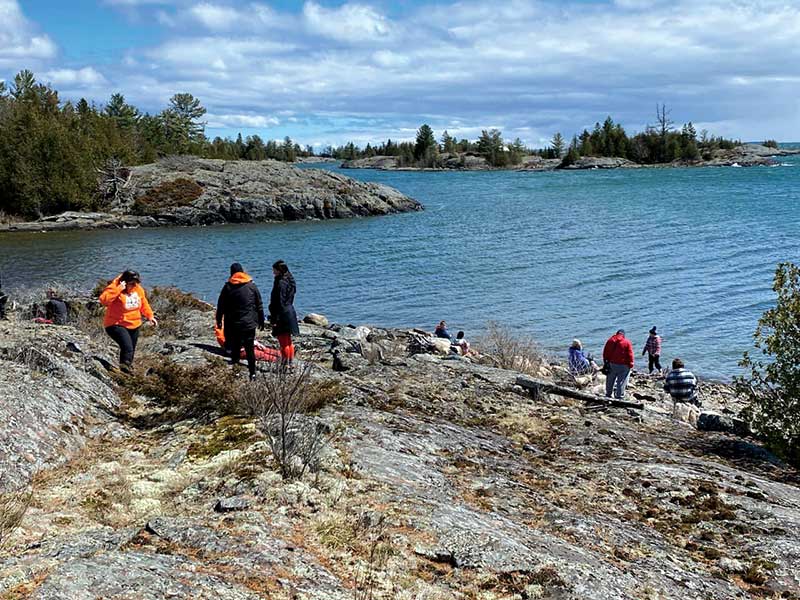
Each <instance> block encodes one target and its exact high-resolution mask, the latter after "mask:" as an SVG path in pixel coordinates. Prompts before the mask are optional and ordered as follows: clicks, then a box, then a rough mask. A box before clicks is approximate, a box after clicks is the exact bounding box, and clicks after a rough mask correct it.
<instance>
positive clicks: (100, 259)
mask: <svg viewBox="0 0 800 600" xmlns="http://www.w3.org/2000/svg"><path fill="white" fill-rule="evenodd" d="M786 162H787V163H788V164H791V165H793V166H796V165H797V164H800V157H793V158H790V159H786ZM798 173H800V170H797V169H790V168H782V169H768V168H752V169H652V170H650V169H644V170H639V171H591V172H570V173H564V172H554V173H513V172H505V173H504V172H485V173H413V172H391V171H347V172H346V173H345V174H346V175H349V176H352V177H356V178H359V179H363V180H365V181H377V182H381V183H386V184H388V185H392V186H394V187H396V188H398V189H400V190H401V191H403V192H405V193H407V194H409V195H411V196H413V197H415V198H417V199H419V200H420V201H422V202H423V203H424V204H425V205H426V208H427V210H426V211H425V212H422V213H414V214H406V215H395V216H390V217H384V218H376V219H357V220H352V221H336V222H311V223H285V224H267V225H252V226H224V227H211V228H201V229H163V230H137V231H114V232H93V233H48V234H35V235H27V234H18V235H12V236H8V235H6V236H0V271H2V274H3V283H4V284H5V285H7V286H9V287H15V286H22V285H36V284H42V283H45V282H48V281H52V280H61V279H64V278H67V279H69V280H71V281H72V282H74V283H79V284H82V285H85V286H87V287H88V286H91V285H93V284H94V282H95V281H96V280H97V279H98V278H100V277H108V276H111V275H114V274H115V273H119V272H120V271H122V270H123V269H124V268H127V267H129V266H130V267H134V268H137V269H139V270H140V271H141V272H142V274H143V276H144V278H145V282H146V284H147V285H153V284H169V285H178V286H180V287H183V288H185V289H189V290H192V291H195V292H197V293H199V294H200V295H202V296H203V297H204V298H206V299H208V300H211V301H214V300H216V296H217V293H218V291H219V288H220V287H221V285H222V283H223V282H224V281H225V278H226V276H227V273H228V266H229V265H230V263H231V262H233V261H239V262H242V263H243V264H244V265H245V266H246V268H247V269H248V270H249V271H250V272H251V273H252V274H253V276H254V277H255V278H256V280H257V282H258V283H259V285H260V286H261V288H262V290H263V291H264V292H265V293H268V291H269V287H270V284H271V268H270V265H271V264H272V262H274V260H276V259H278V258H283V259H285V260H287V261H288V262H289V264H290V265H291V267H292V269H293V271H294V272H295V275H296V277H297V279H298V285H299V291H298V296H297V306H298V309H299V311H300V312H301V313H302V312H306V311H315V312H322V313H325V314H326V315H327V316H328V317H329V318H331V319H332V320H333V321H339V322H345V323H367V322H369V323H376V324H385V325H396V326H421V327H428V328H432V327H433V325H434V324H435V323H436V322H437V321H438V320H439V319H441V318H446V319H447V320H448V321H449V322H450V324H451V325H452V326H453V327H454V328H456V329H465V330H467V334H468V336H469V337H471V338H474V337H475V336H476V335H477V334H478V333H479V332H480V331H481V330H482V328H483V327H484V326H485V324H486V322H487V321H488V320H490V319H492V320H497V321H501V322H504V323H508V324H511V325H513V326H515V327H517V328H519V329H520V330H522V331H525V332H528V333H530V334H532V335H535V336H536V337H537V338H538V339H540V340H541V342H542V343H543V345H544V346H545V347H546V348H548V349H550V350H553V351H558V352H564V351H565V349H566V347H567V346H568V344H569V341H570V340H571V339H572V338H573V337H579V338H581V340H582V341H583V342H584V345H585V346H586V347H587V348H589V349H590V350H592V351H593V352H595V353H599V352H600V350H601V349H602V345H603V343H604V341H605V339H606V338H607V337H608V335H610V334H611V333H613V331H614V330H616V329H617V328H618V327H624V328H625V329H626V330H627V331H628V335H629V337H631V338H632V340H633V341H634V344H635V345H636V346H637V347H640V346H641V345H642V344H643V343H644V340H645V338H646V335H647V331H648V330H649V328H650V327H651V326H652V325H654V324H656V325H658V327H659V331H660V332H661V333H662V335H663V336H664V355H665V358H666V359H667V360H669V359H671V358H672V357H674V356H676V355H680V356H681V357H682V358H684V359H685V360H687V361H688V363H689V364H690V365H692V366H693V367H694V368H696V369H697V370H698V371H699V372H701V373H704V374H706V375H709V376H715V377H729V376H731V375H733V374H735V373H736V370H737V367H736V363H737V361H738V359H739V357H740V356H741V354H742V352H743V351H744V350H746V349H747V348H748V347H749V346H750V344H751V335H752V332H753V330H754V328H755V325H756V321H757V319H758V317H759V316H760V314H761V313H762V311H763V310H764V309H765V308H767V307H769V306H770V305H771V303H772V302H773V294H772V291H771V282H772V275H773V273H774V269H775V265H776V263H777V262H779V261H782V260H794V261H796V262H800V245H799V244H798V238H797V231H798V230H800V191H799V190H800V186H798V177H800V175H798Z"/></svg>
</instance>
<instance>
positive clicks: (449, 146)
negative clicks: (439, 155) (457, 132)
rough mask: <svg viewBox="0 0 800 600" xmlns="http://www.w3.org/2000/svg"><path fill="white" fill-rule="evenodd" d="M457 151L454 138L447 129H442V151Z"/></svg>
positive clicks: (453, 152)
mask: <svg viewBox="0 0 800 600" xmlns="http://www.w3.org/2000/svg"><path fill="white" fill-rule="evenodd" d="M457 151H458V149H457V148H456V140H455V138H453V137H452V136H451V135H450V134H449V133H447V130H446V129H445V130H444V133H443V134H442V152H446V153H447V154H455V153H456V152H457Z"/></svg>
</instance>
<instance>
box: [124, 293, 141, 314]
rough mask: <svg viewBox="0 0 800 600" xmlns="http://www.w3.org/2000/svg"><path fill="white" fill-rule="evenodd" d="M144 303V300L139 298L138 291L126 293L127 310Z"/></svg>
mask: <svg viewBox="0 0 800 600" xmlns="http://www.w3.org/2000/svg"><path fill="white" fill-rule="evenodd" d="M141 305H142V300H141V298H139V293H138V292H133V293H131V294H128V295H125V310H134V309H136V308H139V307H140V306H141Z"/></svg>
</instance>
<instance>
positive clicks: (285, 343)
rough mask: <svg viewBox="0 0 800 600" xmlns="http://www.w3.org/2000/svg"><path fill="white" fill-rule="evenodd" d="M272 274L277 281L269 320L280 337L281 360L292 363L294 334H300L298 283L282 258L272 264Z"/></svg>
mask: <svg viewBox="0 0 800 600" xmlns="http://www.w3.org/2000/svg"><path fill="white" fill-rule="evenodd" d="M272 274H273V275H274V276H275V281H274V283H273V284H272V293H271V294H270V297H269V322H270V325H272V333H273V335H274V336H275V337H277V338H278V345H279V346H280V349H281V360H282V361H283V362H284V363H286V364H291V363H292V361H293V360H294V344H293V343H292V336H293V335H300V327H299V326H298V324H297V312H296V311H295V309H294V296H295V293H296V292H297V285H296V283H295V281H294V276H293V275H292V273H291V271H289V266H288V265H287V264H286V263H285V262H283V261H282V260H279V261H277V262H275V264H273V265H272Z"/></svg>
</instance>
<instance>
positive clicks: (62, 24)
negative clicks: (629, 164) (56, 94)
mask: <svg viewBox="0 0 800 600" xmlns="http://www.w3.org/2000/svg"><path fill="white" fill-rule="evenodd" d="M798 40H800V2H798V0H703V1H702V2H700V1H697V0H571V1H570V0H568V1H565V2H555V1H549V0H505V1H501V2H486V1H477V0H461V1H457V2H454V1H445V0H439V1H433V0H429V1H413V0H394V1H389V0H352V1H348V2H342V1H334V0H297V1H290V0H272V1H270V0H69V1H67V0H0V78H2V79H6V80H8V79H10V78H11V77H13V75H14V73H16V72H17V71H19V70H20V69H23V68H28V69H31V70H33V71H34V72H35V73H36V74H37V76H38V78H39V79H40V80H42V81H46V82H50V83H52V85H53V86H54V87H55V88H56V89H58V90H59V91H60V92H61V95H62V98H64V99H67V98H70V99H77V98H80V97H86V98H88V99H91V100H94V101H96V102H98V103H102V102H104V101H106V100H107V99H108V97H109V96H110V94H111V93H113V92H116V91H121V92H122V93H124V94H125V96H126V98H127V99H128V100H129V101H130V102H132V103H134V104H136V105H137V106H139V107H141V108H143V109H145V110H148V111H150V112H156V111H159V110H160V109H161V108H163V107H164V106H165V104H166V102H167V100H168V98H169V97H170V96H171V95H172V94H174V93H176V92H183V91H187V92H191V93H193V94H195V95H196V96H198V97H199V98H200V99H201V101H202V102H203V104H204V105H205V106H206V107H207V109H208V115H207V121H208V126H207V134H208V135H210V136H215V135H235V134H236V133H237V132H239V131H241V132H242V133H243V134H244V135H249V134H254V133H257V134H259V135H261V136H262V137H265V138H281V137H283V136H284V135H290V136H292V137H293V138H295V139H297V140H298V141H300V142H302V143H309V144H313V145H315V146H321V145H324V144H339V143H343V142H345V141H349V140H353V141H355V142H357V143H360V144H362V145H363V144H364V143H366V142H368V141H371V142H376V141H380V140H384V139H386V138H387V137H391V138H392V139H410V138H413V136H414V132H415V130H416V128H417V127H418V126H419V125H420V124H421V123H423V122H427V123H429V124H430V125H431V126H432V127H433V128H434V130H435V131H436V132H437V134H439V133H441V131H443V130H444V129H447V130H448V131H449V132H450V133H451V134H455V135H457V136H459V137H468V138H474V137H476V136H477V135H478V134H479V133H480V130H481V129H486V128H490V127H498V128H500V129H501V130H502V131H503V132H504V134H505V137H507V138H513V137H517V136H518V137H520V138H522V140H523V141H525V142H526V143H528V144H530V145H535V146H541V145H544V144H545V143H546V141H547V140H548V139H549V138H550V137H552V135H553V133H554V132H556V131H560V132H562V133H563V134H564V135H565V136H570V135H572V134H573V133H575V132H579V131H580V130H581V129H583V128H584V127H589V128H590V127H591V126H592V125H593V124H594V122H595V121H598V120H599V121H602V120H603V119H604V118H605V116H606V115H608V114H610V115H612V116H613V117H614V118H615V119H617V120H619V121H621V122H622V123H623V125H625V127H626V128H627V129H628V130H629V131H630V132H632V131H637V130H641V129H642V128H644V127H645V126H646V125H647V124H648V123H652V122H653V121H654V118H655V106H656V103H659V102H664V103H666V104H667V106H668V108H670V109H671V111H672V112H671V116H672V118H673V119H674V120H675V121H676V122H677V123H678V124H680V123H683V122H685V121H689V120H691V121H693V122H694V123H695V125H696V127H697V129H698V130H701V129H704V128H705V129H708V130H709V131H710V132H712V133H714V134H719V135H726V136H732V137H740V138H742V139H745V140H757V139H762V138H767V137H769V138H777V139H779V140H784V141H786V140H798V139H800V94H798V90H800V85H798V84H800V43H798Z"/></svg>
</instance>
